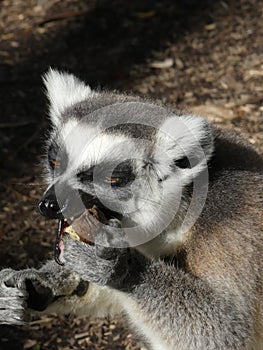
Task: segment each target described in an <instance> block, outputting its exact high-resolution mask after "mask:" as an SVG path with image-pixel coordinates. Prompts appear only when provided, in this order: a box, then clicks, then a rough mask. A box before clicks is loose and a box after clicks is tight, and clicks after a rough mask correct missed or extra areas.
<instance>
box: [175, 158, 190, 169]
mask: <svg viewBox="0 0 263 350" xmlns="http://www.w3.org/2000/svg"><path fill="white" fill-rule="evenodd" d="M174 165H175V166H176V167H178V168H181V169H189V168H191V164H190V161H189V159H188V157H183V158H181V159H176V160H175V161H174Z"/></svg>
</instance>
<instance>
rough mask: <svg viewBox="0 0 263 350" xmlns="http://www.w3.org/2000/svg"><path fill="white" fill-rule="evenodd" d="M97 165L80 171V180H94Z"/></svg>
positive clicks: (78, 176) (84, 181) (85, 181)
mask: <svg viewBox="0 0 263 350" xmlns="http://www.w3.org/2000/svg"><path fill="white" fill-rule="evenodd" d="M94 168H95V166H93V167H91V168H89V169H87V170H84V171H81V172H80V173H78V174H77V178H78V180H79V181H80V182H82V183H84V184H85V183H87V182H92V181H93V172H94Z"/></svg>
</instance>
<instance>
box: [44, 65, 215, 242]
mask: <svg viewBox="0 0 263 350" xmlns="http://www.w3.org/2000/svg"><path fill="white" fill-rule="evenodd" d="M45 84H46V87H47V91H48V96H49V99H50V116H51V121H52V126H53V129H52V132H51V135H50V139H49V141H48V144H47V157H46V164H45V168H46V174H47V181H48V184H49V187H48V189H47V191H46V192H45V195H44V198H43V200H42V201H41V203H40V211H41V213H42V214H43V215H45V216H47V217H49V218H58V219H61V220H64V219H67V220H68V221H71V220H74V218H76V217H78V216H79V215H81V214H82V213H83V212H84V211H85V209H89V208H92V207H93V206H94V205H95V206H96V207H97V208H99V209H100V211H101V212H102V213H103V214H104V216H105V217H106V218H107V219H108V220H114V219H117V220H118V221H119V222H120V223H121V228H122V230H123V231H125V232H126V233H127V234H128V236H129V240H130V242H131V244H133V245H137V244H142V243H144V242H145V241H147V240H150V239H152V238H154V237H155V236H156V235H158V234H159V233H161V232H163V231H164V230H165V229H167V228H168V227H169V225H170V223H171V222H173V223H174V222H177V220H175V219H176V217H177V216H178V213H179V212H180V208H182V207H183V206H184V205H183V203H185V200H184V197H185V192H184V189H185V187H186V186H187V185H189V184H190V183H192V182H193V180H194V179H195V178H196V177H197V176H198V175H199V174H200V173H201V172H202V171H203V170H204V169H205V167H206V161H207V158H209V157H210V155H211V152H212V138H211V132H210V129H209V127H208V124H207V122H206V121H205V120H203V119H201V118H199V117H193V116H189V115H181V116H178V115H175V113H174V112H172V111H170V110H168V109H165V108H163V107H161V106H158V105H154V104H152V103H149V102H144V101H143V100H139V99H137V98H134V97H127V96H123V95H116V94H108V93H94V92H92V91H91V90H90V88H89V87H88V86H86V85H84V84H83V83H82V82H80V81H79V80H77V79H76V78H75V77H73V76H72V75H67V74H59V73H58V72H55V71H50V72H49V73H48V74H47V75H46V76H45ZM174 227H175V225H174V224H173V228H174ZM131 237H133V238H131Z"/></svg>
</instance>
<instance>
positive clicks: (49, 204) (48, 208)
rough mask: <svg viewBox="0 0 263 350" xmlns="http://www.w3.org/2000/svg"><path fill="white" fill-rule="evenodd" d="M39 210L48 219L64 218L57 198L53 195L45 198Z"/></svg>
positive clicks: (40, 203) (39, 205) (39, 204)
mask: <svg viewBox="0 0 263 350" xmlns="http://www.w3.org/2000/svg"><path fill="white" fill-rule="evenodd" d="M38 209H39V212H40V214H41V215H43V216H45V217H46V218H47V219H61V218H63V216H62V214H61V210H60V207H59V205H58V202H57V200H56V197H55V196H53V195H50V196H46V197H44V198H43V199H42V201H40V202H39V203H38Z"/></svg>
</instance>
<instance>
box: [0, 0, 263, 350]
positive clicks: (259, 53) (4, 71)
mask: <svg viewBox="0 0 263 350" xmlns="http://www.w3.org/2000/svg"><path fill="white" fill-rule="evenodd" d="M49 66H51V67H53V68H58V69H61V70H66V71H68V72H71V73H74V74H76V75H77V76H79V77H80V78H81V79H83V80H85V81H86V82H87V83H89V84H90V86H91V87H92V88H95V89H101V90H103V89H115V90H119V91H122V92H124V91H126V92H133V93H136V94H139V95H141V96H147V97H150V98H153V99H158V100H160V101H162V102H163V103H167V104H171V105H173V106H176V107H177V108H181V109H183V110H187V111H193V112H195V113H199V114H203V115H205V116H207V118H208V119H209V120H211V121H214V122H215V123H216V124H217V125H219V126H221V127H223V128H228V129H235V130H237V131H238V132H239V133H241V134H244V135H245V137H246V138H247V139H248V140H249V141H250V142H251V143H252V144H253V145H254V146H255V147H256V148H257V149H258V151H259V152H261V153H262V151H263V2H262V1H261V0H225V1H220V0H210V1H209V0H160V1H158V0H147V1H140V0H133V1H128V0H126V1H124V0H111V1H107V0H64V1H58V0H26V1H25V0H13V1H12V0H10V1H9V0H2V1H1V2H0V108H1V109H0V162H1V164H0V199H1V210H0V266H1V267H13V268H24V267H31V266H36V267H37V266H40V265H41V263H42V262H44V261H45V260H46V259H47V258H48V257H51V258H52V254H53V244H54V238H55V230H56V223H52V222H45V220H44V219H43V218H42V217H40V215H39V214H38V211H37V203H38V201H39V199H40V198H41V194H42V192H43V191H44V189H45V186H43V183H42V178H41V167H40V161H41V155H42V154H43V142H44V139H45V134H46V131H47V128H48V123H47V117H46V113H47V101H46V98H45V96H44V93H43V85H42V81H41V75H42V74H43V73H44V72H45V71H46V70H47V69H48V67H49ZM0 349H3V350H11V349H16V350H20V349H32V350H47V349H48V350H53V349H54V350H55V349H57V350H69V349H91V350H93V349H94V350H95V349H97V350H102V349H103V350H109V349H117V350H123V349H127V350H139V349H141V350H142V349H145V348H143V346H142V345H140V344H139V343H138V342H137V341H136V336H135V335H134V334H131V333H130V331H128V330H127V327H126V324H125V322H124V321H123V320H122V319H121V318H117V319H103V320H98V319H95V318H93V319H88V318H73V317H58V316H55V315H50V316H48V317H47V316H45V317H42V318H39V319H36V320H34V321H33V322H32V324H31V326H30V328H28V329H18V328H13V327H6V326H1V327H0Z"/></svg>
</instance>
